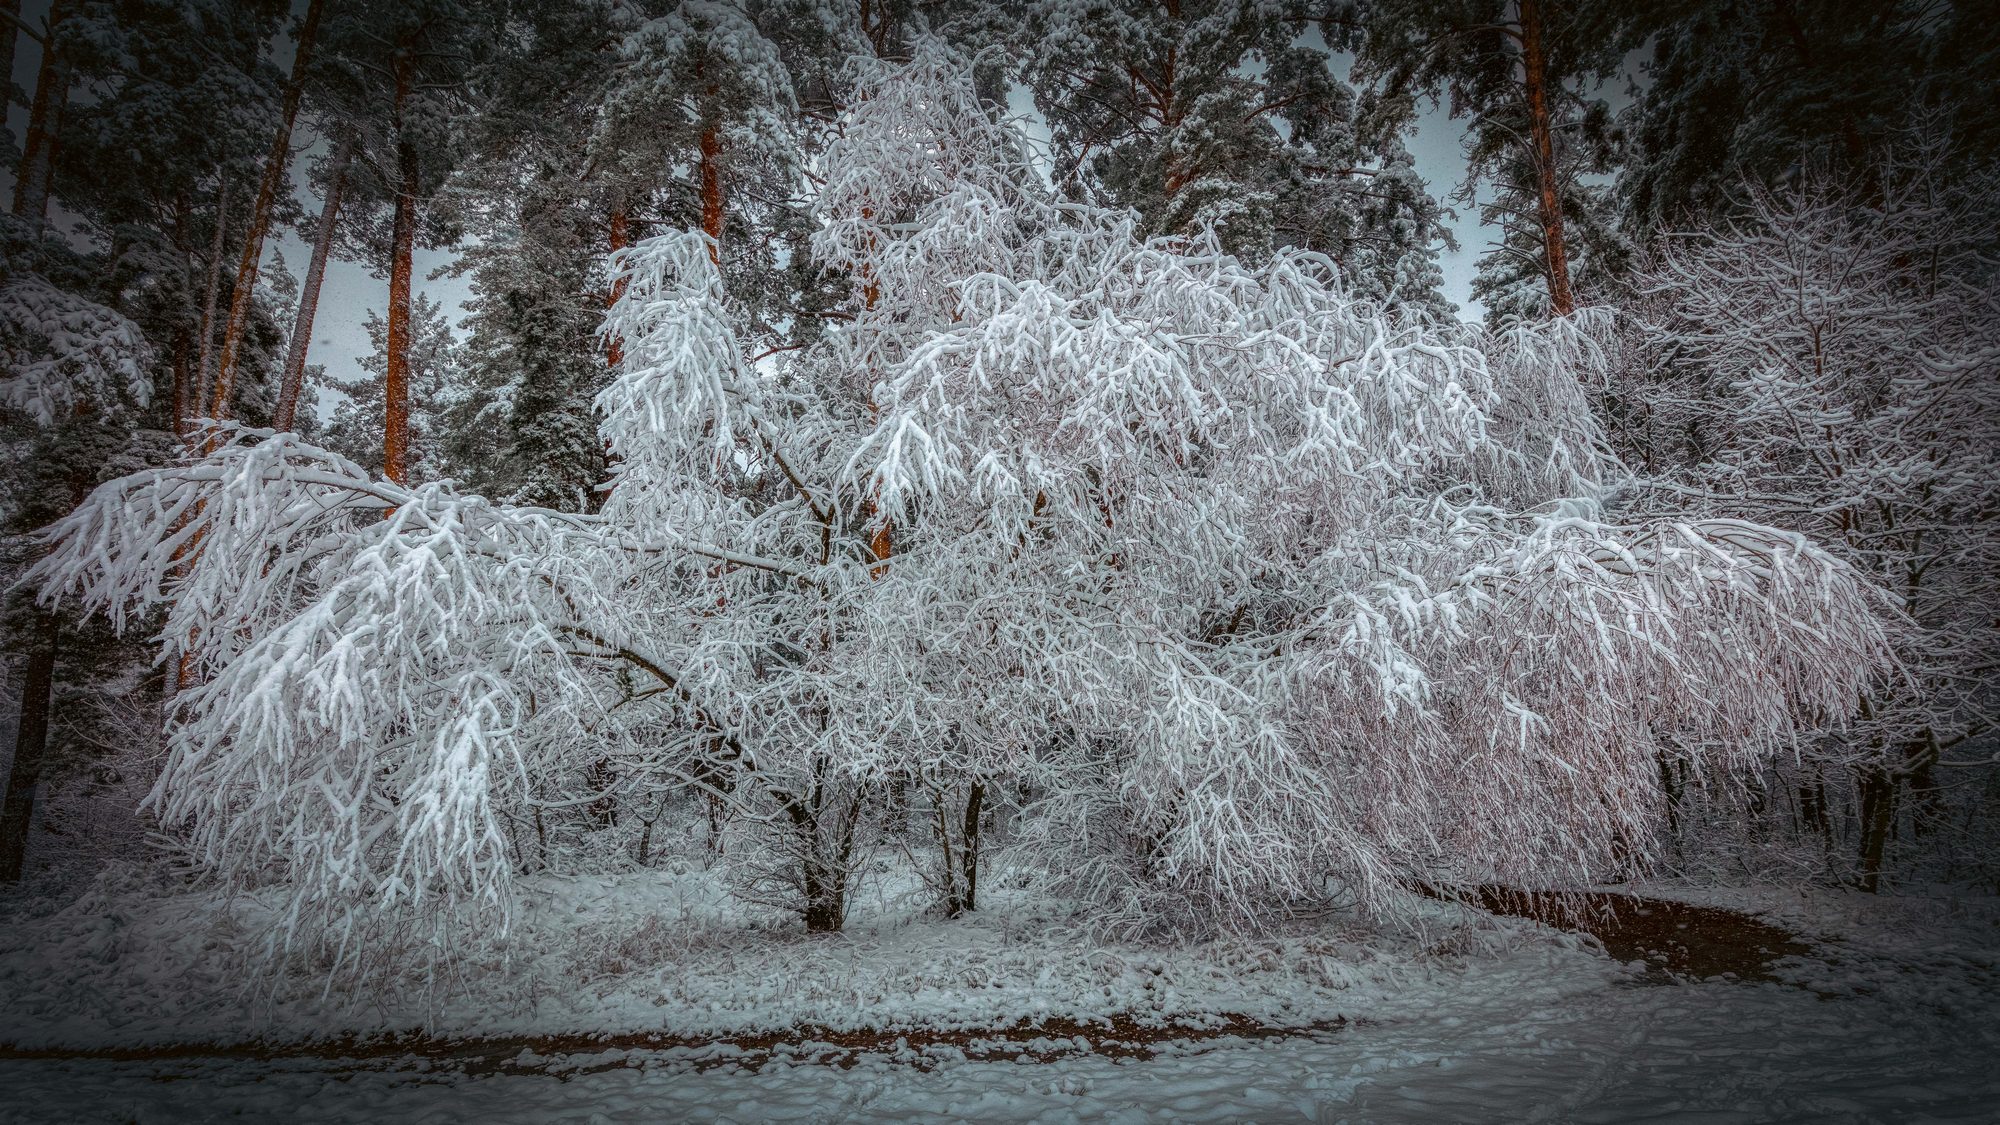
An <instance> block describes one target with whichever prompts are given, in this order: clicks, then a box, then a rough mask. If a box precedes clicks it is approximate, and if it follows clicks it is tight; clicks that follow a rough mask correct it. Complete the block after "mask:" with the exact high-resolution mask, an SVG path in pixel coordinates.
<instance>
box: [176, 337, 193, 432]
mask: <svg viewBox="0 0 2000 1125" xmlns="http://www.w3.org/2000/svg"><path fill="white" fill-rule="evenodd" d="M190 387H191V383H190V381H189V377H188V338H187V329H185V328H183V329H181V330H180V331H178V332H176V333H175V334H174V402H173V410H174V436H175V437H181V438H184V437H186V436H187V418H188V414H187V404H188V391H189V389H190Z"/></svg>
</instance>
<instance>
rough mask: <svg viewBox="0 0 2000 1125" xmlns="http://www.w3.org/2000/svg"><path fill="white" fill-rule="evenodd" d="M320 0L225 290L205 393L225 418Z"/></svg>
mask: <svg viewBox="0 0 2000 1125" xmlns="http://www.w3.org/2000/svg"><path fill="white" fill-rule="evenodd" d="M324 3H325V0H311V2H310V3H308V4H307V5H306V18H305V23H304V24H303V25H302V26H301V27H300V29H299V39H298V45H297V49H296V53H295V54H294V55H293V56H292V79H291V81H290V82H287V83H286V84H285V98H284V102H283V105H282V107H281V109H280V111H279V114H278V134H277V136H275V137H273V138H272V140H271V152H270V155H269V156H267V157H265V159H264V175H263V178H262V179H261V180H259V181H258V184H257V201H256V202H255V203H253V204H251V205H250V229H249V230H248V231H247V232H245V234H244V236H243V254H242V256H241V257H240V258H239V259H238V260H237V263H236V287H235V288H234V289H232V290H230V293H229V321H228V323H227V324H225V325H224V326H223V329H222V360H221V362H220V363H219V364H218V365H217V370H216V374H215V391H214V394H213V395H212V396H211V397H210V406H211V410H210V413H211V414H213V415H214V416H215V417H217V418H227V417H229V396H230V392H231V391H233V390H234V389H235V385H236V364H237V360H238V359H239V358H240V356H239V353H240V352H241V350H242V347H243V332H244V330H245V329H246V328H248V327H249V325H250V305H251V302H252V300H253V299H254V298H255V297H256V293H257V270H258V267H259V266H260V265H262V264H263V258H264V233H265V231H267V230H269V229H270V226H271V205H272V203H274V202H275V201H276V200H277V198H278V188H279V187H280V186H282V185H283V184H284V182H285V169H286V168H287V167H289V166H290V165H291V162H292V123H293V122H294V121H296V120H298V116H299V98H300V96H301V95H303V94H304V93H305V86H306V68H307V67H308V66H309V65H311V63H312V49H313V40H314V39H315V38H316V37H317V36H318V35H319V14H320V9H321V8H322V7H323V6H324Z"/></svg>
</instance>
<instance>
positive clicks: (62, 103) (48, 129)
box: [7, 0, 70, 227]
mask: <svg viewBox="0 0 2000 1125" xmlns="http://www.w3.org/2000/svg"><path fill="white" fill-rule="evenodd" d="M68 8H69V6H68V4H66V3H64V2H63V0H56V3H55V4H54V5H52V6H51V7H50V9H49V18H48V21H47V23H46V24H45V25H44V26H45V27H46V28H47V29H48V32H47V37H46V38H44V39H43V41H42V61H41V65H40V66H39V67H38V68H37V69H36V71H35V95H34V99H33V100H32V101H31V102H30V103H29V108H28V135H27V137H26V138H25V142H24V144H23V146H22V148H21V164H20V167H19V168H18V170H17V171H16V173H15V176H14V214H16V215H19V216H21V217H22V218H24V219H27V220H29V221H30V222H32V223H34V224H35V225H36V226H38V227H39V226H40V225H41V224H42V223H44V222H47V221H48V217H49V181H50V179H51V177H52V176H53V175H54V172H55V159H56V141H57V139H58V137H59V136H60V135H61V133H62V119H63V111H64V109H65V108H66V107H67V106H68V105H69V80H70V74H69V60H67V59H65V58H63V56H62V52H60V51H58V50H56V49H55V39H56V28H57V27H58V26H59V25H60V24H61V23H62V20H63V17H64V16H65V15H66V14H67V13H68ZM11 30H12V29H11V28H10V31H11ZM10 42H11V39H10ZM7 78H8V81H9V82H12V81H13V71H12V70H11V69H9V71H8V74H7Z"/></svg>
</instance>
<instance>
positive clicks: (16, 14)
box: [0, 0, 23, 111]
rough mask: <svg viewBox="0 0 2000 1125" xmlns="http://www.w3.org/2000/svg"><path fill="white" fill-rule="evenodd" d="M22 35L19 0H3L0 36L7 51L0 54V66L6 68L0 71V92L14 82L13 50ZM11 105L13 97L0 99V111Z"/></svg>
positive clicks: (0, 10)
mask: <svg viewBox="0 0 2000 1125" xmlns="http://www.w3.org/2000/svg"><path fill="white" fill-rule="evenodd" d="M22 34H23V32H22V28H21V0H5V2H4V3H0V36H4V37H5V38H6V40H7V50H6V52H5V53H4V54H0V66H4V67H5V68H6V69H5V70H0V91H4V90H7V89H8V88H9V87H10V86H11V85H12V84H13V82H14V48H15V47H16V45H18V44H19V42H20V38H21V35H22ZM13 104H14V98H13V95H12V94H11V93H9V94H8V95H7V96H6V97H5V98H0V111H4V110H5V109H6V108H7V107H8V106H10V105H13Z"/></svg>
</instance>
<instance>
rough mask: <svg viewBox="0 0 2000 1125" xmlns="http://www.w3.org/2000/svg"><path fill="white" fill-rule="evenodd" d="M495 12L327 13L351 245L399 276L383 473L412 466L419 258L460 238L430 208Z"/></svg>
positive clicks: (427, 4) (448, 1) (379, 3)
mask: <svg viewBox="0 0 2000 1125" xmlns="http://www.w3.org/2000/svg"><path fill="white" fill-rule="evenodd" d="M489 15H490V13H489V12H488V11H487V10H486V9H485V8H484V7H482V6H481V5H479V4H478V3H477V2H476V0H368V2H361V0H356V2H354V3H349V4H344V5H342V6H341V8H340V9H339V10H338V11H337V12H336V13H333V14H330V15H329V17H328V19H327V26H326V28H325V29H324V30H323V31H322V33H321V34H322V35H323V36H324V37H325V46H324V48H323V51H324V58H323V61H322V64H321V65H323V66H324V67H325V68H326V70H327V71H328V72H329V73H328V74H327V75H326V76H325V79H324V80H325V81H326V82H327V83H328V84H329V85H330V86H332V87H333V88H335V89H336V90H338V91H339V92H340V101H341V104H343V105H346V106H349V107H352V108H351V110H350V112H351V113H352V114H353V124H355V125H356V126H358V127H359V128H360V130H361V137H360V148H359V154H358V156H357V158H356V160H355V163H354V165H353V167H352V169H351V170H350V172H349V175H348V181H349V182H348V185H347V188H346V191H345V192H344V198H345V199H346V200H348V202H347V203H345V204H344V206H345V207H346V208H347V211H348V215H349V220H348V222H347V223H346V225H345V226H344V227H343V228H342V231H341V237H342V241H343V243H344V244H345V245H347V246H349V247H351V248H353V249H354V250H355V251H356V252H357V254H358V256H360V257H362V258H363V259H364V260H366V261H369V262H370V263H372V264H374V265H375V266H376V267H377V268H378V269H379V270H381V271H382V272H383V273H384V274H386V275H387V278H388V282H389V302H388V314H387V319H386V321H385V337H384V340H385V342H384V362H385V370H384V385H383V400H382V419H381V438H382V449H383V452H382V459H381V465H382V472H383V474H384V475H385V476H387V477H388V478H389V479H391V480H395V481H403V480H407V479H408V474H409V471H410V465H411V461H410V446H409V441H410V432H409V425H410V421H409V410H410V377H411V370H410V359H409V356H410V348H411V344H412V336H411V304H410V298H411V286H412V280H413V279H412V269H413V265H412V260H413V255H414V252H415V249H416V246H417V244H418V243H419V242H422V243H424V244H426V245H439V244H443V243H447V242H450V241H452V240H454V239H455V238H456V236H457V231H456V230H455V229H454V228H453V226H452V225H451V223H450V221H449V217H448V216H447V215H445V214H444V213H442V212H441V211H440V210H439V209H438V208H436V207H433V206H431V203H432V201H433V197H434V196H435V195H436V194H437V192H438V191H439V190H440V189H442V188H443V186H444V184H445V182H446V178H447V175H448V173H449V171H450V166H451V160H452V156H453V152H454V149H455V146H454V144H453V143H452V135H451V131H452V128H453V124H454V122H456V121H458V120H459V119H460V117H461V115H462V114H463V112H464V105H463V93H464V83H465V78H466V75H467V72H468V70H469V69H470V68H471V67H472V65H473V63H474V61H475V56H476V55H478V54H479V53H481V52H482V51H483V50H484V48H485V44H486V34H487V31H488V27H487V25H486V24H485V23H484V22H483V21H484V20H485V19H486V18H487V17H488V16H489Z"/></svg>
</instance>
